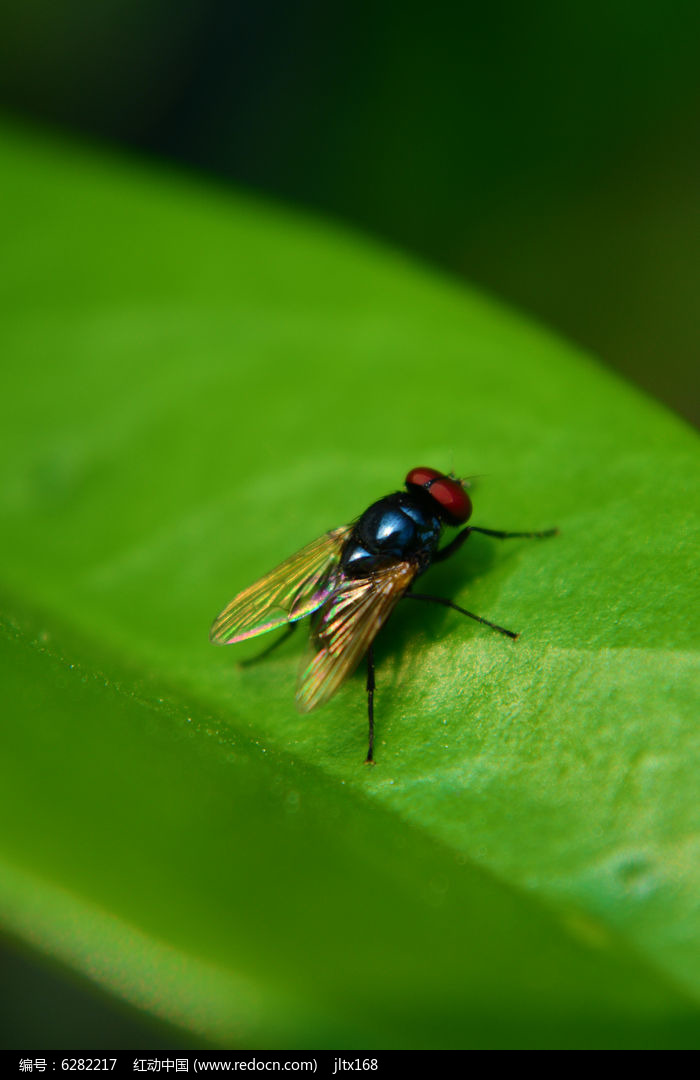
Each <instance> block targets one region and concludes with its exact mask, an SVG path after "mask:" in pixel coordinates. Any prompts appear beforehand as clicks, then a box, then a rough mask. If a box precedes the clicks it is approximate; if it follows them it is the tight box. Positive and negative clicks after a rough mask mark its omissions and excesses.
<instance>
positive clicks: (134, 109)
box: [0, 0, 700, 1049]
mask: <svg viewBox="0 0 700 1080" xmlns="http://www.w3.org/2000/svg"><path fill="white" fill-rule="evenodd" d="M0 107H1V108H2V109H3V110H4V111H5V112H6V113H7V114H9V115H11V116H12V115H14V116H16V117H18V118H19V119H25V120H29V121H30V122H37V123H39V124H42V125H48V126H53V127H55V128H57V129H58V130H63V131H65V132H67V133H68V134H72V135H78V136H80V137H87V138H90V139H92V140H97V141H100V142H103V143H106V144H111V145H112V146H117V147H121V148H125V149H127V150H130V151H136V152H138V153H141V154H145V155H148V156H150V157H152V158H155V159H162V160H165V161H167V162H170V163H174V164H175V165H176V166H177V167H183V168H185V169H188V170H190V171H192V172H198V173H201V174H206V175H207V176H209V177H214V178H218V180H220V182H222V183H226V184H228V183H231V184H233V185H236V186H237V187H242V188H246V189H248V190H251V191H254V192H258V193H260V194H261V195H263V196H269V197H272V198H274V199H278V200H281V201H283V202H285V203H287V204H291V205H295V206H297V207H299V208H300V209H302V210H309V211H311V212H313V213H318V214H321V215H325V216H328V217H331V218H333V219H335V220H337V221H339V222H342V223H344V224H346V225H348V226H350V227H354V228H357V229H359V230H362V231H364V232H366V233H369V234H371V235H373V236H374V237H376V238H377V239H378V240H380V241H386V242H388V243H390V244H392V245H394V246H396V247H398V248H399V249H402V250H404V251H406V252H408V253H410V254H412V255H416V256H418V257H419V258H421V259H423V260H425V261H427V262H430V263H432V264H434V265H435V266H436V267H438V268H440V269H441V270H443V271H445V272H447V273H449V274H452V275H457V276H462V277H464V278H465V279H467V280H469V281H470V282H471V283H472V284H474V285H476V286H477V287H480V288H483V289H485V290H487V291H488V292H490V293H491V294H493V295H494V296H497V297H500V298H502V299H503V301H505V302H507V303H509V304H512V305H514V306H515V307H517V308H519V309H521V311H523V312H525V313H530V314H531V315H532V316H533V318H536V319H538V320H541V321H543V322H544V323H546V324H548V325H549V326H551V327H552V328H553V329H555V330H556V331H559V332H561V333H562V334H563V335H564V336H565V337H567V338H569V339H571V340H573V341H575V342H578V343H579V344H580V345H582V346H583V347H585V348H587V349H590V350H592V351H593V352H594V353H595V354H597V356H598V357H599V358H600V359H602V360H603V361H604V362H605V363H607V364H608V365H610V366H611V367H613V368H615V369H617V370H618V371H619V372H621V373H622V374H623V375H624V376H625V377H627V378H629V379H631V380H633V381H635V382H636V383H637V384H638V385H639V386H641V387H643V388H644V389H646V390H647V391H649V392H651V393H652V394H654V395H656V397H657V398H659V399H660V400H662V401H664V402H665V403H666V404H667V405H669V406H670V407H672V408H673V409H675V410H676V411H677V412H679V413H680V414H681V415H683V416H685V417H686V418H687V419H689V420H691V421H693V422H695V423H697V422H698V419H699V418H700V402H699V395H698V381H697V368H698V365H697V360H696V358H697V355H698V352H699V351H700V320H699V319H698V314H697V309H698V305H697V299H696V287H697V286H696V283H697V279H698V275H699V272H700V198H699V194H698V193H699V192H700V146H699V144H698V137H697V131H698V122H699V120H700V5H698V4H697V3H695V2H690V0H676V2H675V3H673V4H671V5H669V4H661V3H658V2H655V0H636V2H635V3H631V2H630V0H605V2H604V3H601V2H596V0H585V2H584V0H568V2H567V3H565V4H562V3H561V2H555V0H534V3H530V4H523V3H521V2H516V0H492V2H491V3H489V4H483V3H474V2H473V0H464V2H462V3H460V4H456V3H450V2H447V3H446V2H444V0H437V2H434V3H432V4H424V3H422V4H419V5H412V4H411V3H410V2H408V3H407V2H406V0H401V2H399V0H374V2H372V3H366V2H364V3H363V2H362V0H353V3H352V4H350V3H346V2H344V0H336V2H335V3H332V4H328V3H326V2H321V0H297V2H296V3H284V2H282V0H255V2H254V3H253V2H251V0H167V2H165V0H101V2H99V3H95V2H94V0H63V3H61V4H60V5H56V4H55V3H53V2H50V0H23V2H22V3H21V4H20V3H19V2H18V0H14V2H13V0H8V2H7V3H5V4H3V5H2V7H1V8H0ZM0 950H1V953H0V969H1V972H2V975H1V977H0V1000H1V1001H2V1003H3V1012H4V1015H5V1019H6V1022H7V1023H8V1024H9V1027H10V1028H12V1030H13V1031H14V1032H15V1035H16V1037H17V1038H18V1039H21V1038H23V1037H24V1038H27V1039H29V1040H31V1034H32V1023H33V1021H32V1010H31V1009H28V1008H27V1007H26V1006H27V1002H34V1003H35V1004H36V1006H37V1007H38V1008H40V1009H41V1011H42V1013H43V1014H44V1015H45V1016H47V1017H48V1018H49V1019H52V1020H53V1022H54V1023H55V1027H56V1031H58V1032H60V1033H61V1035H62V1036H63V1037H64V1039H65V1041H66V1042H67V1043H70V1041H71V1040H74V1041H75V1042H76V1044H78V1043H79V1042H80V1034H81V1031H83V1030H84V1025H85V1023H86V1022H88V1021H87V1020H86V1017H88V1018H89V1023H90V1026H91V1027H92V1029H94V1030H98V1031H99V1032H100V1033H101V1035H102V1038H103V1042H104V1044H105V1045H109V1044H110V1042H111V1041H112V1040H114V1039H115V1038H116V1039H118V1040H119V1041H121V1042H127V1043H129V1044H130V1045H132V1046H134V1047H139V1046H141V1045H150V1046H152V1045H153V1030H154V1029H153V1024H152V1022H150V1021H149V1022H148V1023H147V1024H146V1025H145V1026H144V1022H143V1021H142V1019H141V1017H140V1016H139V1015H138V1014H136V1013H132V1012H130V1011H129V1010H128V1009H126V1008H123V1007H121V1006H117V1005H115V1003H114V1002H113V1001H111V999H107V998H105V999H104V1000H103V999H102V998H101V997H100V996H99V995H98V996H96V995H95V993H94V989H93V988H89V989H88V988H87V987H82V986H81V985H80V984H79V983H78V982H73V981H70V982H69V981H66V979H65V975H64V973H63V972H62V971H60V970H59V969H52V970H51V971H50V972H49V973H48V974H47V972H46V971H45V969H44V968H43V966H37V965H36V963H35V961H34V960H33V959H32V958H31V957H26V956H25V955H24V954H23V953H22V951H21V950H19V949H18V948H17V947H16V946H15V945H14V944H13V943H9V942H4V943H3V942H2V941H0ZM23 1025H25V1026H26V1027H25V1026H23ZM8 1030H9V1028H8ZM158 1032H159V1033H160V1035H161V1036H162V1041H163V1043H164V1044H166V1043H167V1045H168V1046H169V1047H170V1048H171V1049H172V1048H173V1046H174V1045H175V1046H176V1045H177V1038H176V1035H175V1033H173V1032H170V1031H168V1030H167V1029H158Z"/></svg>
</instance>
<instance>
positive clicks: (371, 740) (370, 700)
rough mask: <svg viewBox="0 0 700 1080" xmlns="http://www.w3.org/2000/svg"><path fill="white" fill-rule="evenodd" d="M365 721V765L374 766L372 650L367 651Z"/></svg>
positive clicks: (371, 648) (370, 648)
mask: <svg viewBox="0 0 700 1080" xmlns="http://www.w3.org/2000/svg"><path fill="white" fill-rule="evenodd" d="M367 719H368V720H369V746H368V748H367V757H366V758H365V765H374V648H373V647H372V646H371V645H370V647H369V649H368V650H367Z"/></svg>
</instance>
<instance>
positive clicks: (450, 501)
mask: <svg viewBox="0 0 700 1080" xmlns="http://www.w3.org/2000/svg"><path fill="white" fill-rule="evenodd" d="M428 491H429V492H430V494H431V495H432V497H433V498H434V499H435V500H436V502H439V503H440V506H441V507H442V512H443V515H444V517H445V518H446V519H447V520H448V521H449V522H451V523H454V524H456V525H461V524H462V523H463V522H465V521H468V520H469V518H470V517H471V516H472V501H471V499H470V498H469V496H468V495H467V493H466V491H465V490H464V488H463V487H462V485H461V484H460V482H459V480H452V479H450V477H449V476H441V477H440V478H439V479H438V480H434V481H433V483H432V484H431V485H430V487H429V488H428Z"/></svg>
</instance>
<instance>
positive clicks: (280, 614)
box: [209, 525, 352, 645]
mask: <svg viewBox="0 0 700 1080" xmlns="http://www.w3.org/2000/svg"><path fill="white" fill-rule="evenodd" d="M351 531H352V526H351V525H346V526H344V527H343V528H341V529H333V530H331V532H328V533H324V535H323V536H319V538H318V540H314V541H313V543H311V544H307V546H306V547H305V548H302V549H301V551H297V553H296V555H292V556H291V558H289V559H286V560H285V561H284V562H283V563H280V565H279V566H277V567H275V569H274V570H272V571H271V572H270V573H269V574H267V575H266V576H265V577H263V578H260V581H256V582H255V584H254V585H251V586H250V587H249V588H247V589H244V590H243V592H242V593H239V594H238V596H236V597H234V599H233V600H232V601H231V603H230V604H227V605H226V607H225V608H224V610H223V611H222V612H221V614H220V615H219V616H218V617H217V618H216V619H215V620H214V624H213V626H212V628H211V632H210V635H209V636H210V638H211V640H212V641H213V642H214V644H215V645H233V644H234V642H236V641H245V639H246V638H249V637H255V636H256V635H257V634H264V633H266V632H267V631H268V630H274V629H275V628H276V627H278V626H283V625H284V624H285V623H287V622H296V620H297V619H303V618H304V616H305V615H309V614H310V613H311V612H312V611H315V610H316V608H319V607H320V606H321V604H322V603H323V602H324V600H325V599H326V598H327V597H328V596H329V595H330V593H331V591H332V589H333V585H334V583H335V578H336V575H337V566H338V560H339V559H340V553H341V551H342V549H343V544H344V543H345V541H346V540H347V538H348V536H349V535H350V533H351Z"/></svg>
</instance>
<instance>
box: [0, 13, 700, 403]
mask: <svg viewBox="0 0 700 1080" xmlns="http://www.w3.org/2000/svg"><path fill="white" fill-rule="evenodd" d="M699 71H700V9H699V8H698V5H697V4H696V3H693V2H692V0H677V2H675V3H673V4H671V5H668V4H662V3H659V2H648V0H646V2H645V0H642V2H639V3H631V2H627V0H607V2H605V3H603V2H594V3H591V2H586V3H583V2H581V0H572V2H570V3H566V4H562V3H559V2H556V0H536V2H535V3H532V4H523V3H520V2H518V0H496V2H494V3H489V4H482V3H472V2H466V3H462V4H457V3H451V2H448V3H446V2H444V0H438V2H437V3H432V4H428V5H426V4H415V3H410V2H409V3H403V2H399V0H379V2H374V3H372V2H365V3H362V2H360V3H357V2H353V3H347V2H341V3H335V4H327V3H323V2H322V0H302V2H301V3H294V4H285V3H281V2H279V0H260V2H258V3H241V2H235V0H170V2H168V3H164V2H162V0H109V2H104V3H101V4H93V3H89V2H88V0H67V2H66V3H63V4H61V5H58V6H56V5H54V4H51V3H49V2H48V0H26V2H25V3H22V4H20V3H10V4H5V5H3V9H2V12H0V95H1V97H2V99H4V101H5V102H6V104H7V105H9V106H10V107H12V108H14V109H17V110H19V111H20V112H22V113H23V114H26V115H30V116H34V117H37V118H38V119H40V120H48V121H56V122H58V123H60V124H61V125H62V126H66V127H68V128H69V129H76V130H80V131H84V132H89V133H92V134H94V135H97V136H99V137H101V138H107V139H110V140H116V141H117V142H119V143H123V144H126V145H130V146H135V147H138V148H141V149H143V150H145V151H147V152H148V153H156V154H159V155H162V156H164V157H166V158H169V159H175V160H178V161H180V162H182V163H183V164H186V165H189V166H194V167H195V168H198V169H204V170H206V171H207V172H211V173H214V174H215V175H218V176H222V177H225V178H227V179H230V180H232V181H234V182H236V183H238V184H244V185H248V186H251V187H253V188H255V189H257V190H261V191H264V192H268V193H270V194H273V195H276V196H279V197H280V198H282V199H283V200H285V201H289V200H291V201H293V202H295V203H297V204H300V205H303V206H307V207H310V208H313V209H318V210H321V211H324V212H328V213H330V214H332V215H334V216H337V217H340V218H342V219H343V220H345V221H347V222H350V223H354V224H357V225H358V226H359V227H360V228H362V229H368V230H369V231H370V232H372V233H374V234H375V235H378V236H381V237H385V238H387V239H389V240H391V241H392V242H395V243H397V244H398V245H400V246H402V247H405V248H407V249H409V250H411V251H414V252H417V253H418V254H420V255H422V256H425V257H427V258H429V259H431V260H434V261H436V262H437V263H439V264H441V265H443V266H446V267H449V269H450V270H452V271H454V272H456V273H458V274H463V275H465V276H466V277H467V278H468V279H469V280H470V281H471V282H473V283H476V284H478V285H481V286H483V287H485V288H486V289H488V290H491V291H493V292H495V293H496V294H497V295H500V296H502V297H504V298H505V299H507V300H510V301H512V302H513V303H515V304H516V305H517V306H519V307H521V308H523V309H525V310H527V311H530V312H531V313H533V314H534V315H536V316H538V317H539V318H541V319H543V320H544V321H545V322H547V323H550V324H551V325H552V326H554V327H558V328H559V329H561V330H562V331H563V332H564V334H565V335H566V336H568V337H570V338H572V339H573V340H574V341H577V342H580V343H581V344H582V345H584V346H586V347H589V348H591V349H592V350H593V351H594V352H595V353H597V355H598V356H600V357H601V358H602V359H603V360H605V361H606V362H607V363H609V364H612V365H613V366H614V367H616V368H618V369H620V370H621V371H623V372H625V373H626V374H628V375H630V376H631V377H632V378H633V379H635V380H637V381H638V382H639V383H640V384H641V385H642V386H645V387H647V388H649V389H650V390H651V391H652V392H653V393H655V394H657V395H658V396H659V397H661V398H662V399H663V400H665V401H667V402H668V403H670V404H671V405H673V407H674V408H676V409H678V410H679V411H681V412H682V413H684V414H685V415H686V416H689V417H691V418H692V419H694V420H695V421H697V419H698V417H699V416H700V413H699V411H698V397H697V387H698V382H697V376H696V372H697V356H698V354H699V352H700V323H699V321H698V319H697V301H696V297H697V287H696V283H697V279H698V274H699V272H700V253H699V252H700V243H699V241H698V236H699V235H700V221H699V216H700V210H699V209H698V198H697V192H698V190H699V189H700V143H699V140H698V123H699V120H700V79H699V76H698V72H699Z"/></svg>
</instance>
